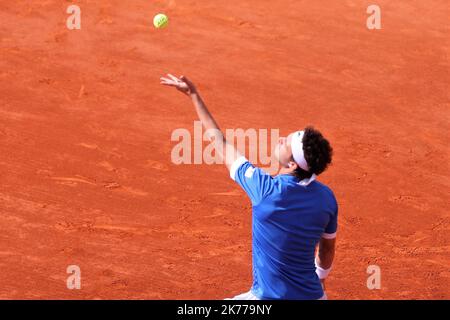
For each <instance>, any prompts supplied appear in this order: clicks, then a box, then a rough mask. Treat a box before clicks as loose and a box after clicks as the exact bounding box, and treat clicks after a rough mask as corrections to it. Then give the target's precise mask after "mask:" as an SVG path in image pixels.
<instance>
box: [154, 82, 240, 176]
mask: <svg viewBox="0 0 450 320" xmlns="http://www.w3.org/2000/svg"><path fill="white" fill-rule="evenodd" d="M160 83H161V84H162V85H166V86H171V87H175V88H176V89H178V90H179V91H181V92H182V93H184V94H186V95H187V96H189V97H190V98H191V100H192V103H193V104H194V106H195V111H196V112H197V115H198V117H199V119H200V121H201V123H202V125H203V127H204V128H205V131H206V132H207V134H209V138H210V140H214V142H215V143H216V146H221V145H223V148H220V147H219V148H216V151H217V152H218V154H219V155H220V157H221V158H222V159H223V160H224V161H225V165H226V166H227V168H228V169H230V168H231V166H232V164H233V163H234V162H235V160H236V159H238V158H239V157H241V154H240V153H239V151H238V150H237V149H236V148H235V147H234V145H233V144H232V143H229V142H228V141H227V140H226V138H225V136H224V135H223V132H222V131H221V130H220V128H219V125H218V124H217V122H216V120H215V119H214V117H213V116H212V114H211V113H210V112H209V110H208V108H207V107H206V104H205V103H204V101H203V99H202V97H201V96H200V94H199V92H198V90H197V88H196V87H195V85H194V84H193V83H192V82H191V81H190V80H189V79H188V78H186V77H185V76H181V77H180V78H177V77H175V76H173V75H171V74H168V75H167V77H162V78H161V82H160ZM219 141H221V142H222V144H219V143H217V142H219Z"/></svg>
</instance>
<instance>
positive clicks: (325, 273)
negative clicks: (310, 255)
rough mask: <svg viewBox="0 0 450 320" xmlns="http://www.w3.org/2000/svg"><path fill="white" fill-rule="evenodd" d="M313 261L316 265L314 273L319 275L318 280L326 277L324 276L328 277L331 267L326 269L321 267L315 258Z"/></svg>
mask: <svg viewBox="0 0 450 320" xmlns="http://www.w3.org/2000/svg"><path fill="white" fill-rule="evenodd" d="M314 263H315V265H316V274H317V276H318V277H319V279H320V280H322V279H326V277H328V274H329V273H330V271H331V268H332V267H329V268H328V269H324V268H321V267H320V266H319V264H318V263H317V258H316V259H315V260H314Z"/></svg>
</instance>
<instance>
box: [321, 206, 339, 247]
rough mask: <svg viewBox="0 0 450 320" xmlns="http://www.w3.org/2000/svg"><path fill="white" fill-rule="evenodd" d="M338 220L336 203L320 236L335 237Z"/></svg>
mask: <svg viewBox="0 0 450 320" xmlns="http://www.w3.org/2000/svg"><path fill="white" fill-rule="evenodd" d="M337 220H338V205H337V203H336V210H335V212H334V214H333V215H332V216H331V218H330V221H328V225H327V226H326V228H325V232H324V233H323V234H322V238H325V239H334V238H336V233H337V226H338V223H337Z"/></svg>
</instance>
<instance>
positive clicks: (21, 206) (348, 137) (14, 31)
mask: <svg viewBox="0 0 450 320" xmlns="http://www.w3.org/2000/svg"><path fill="white" fill-rule="evenodd" d="M372 3H373V2H369V1H356V0H345V1H335V2H333V4H331V3H330V1H325V0H319V1H298V0H280V1H256V0H243V1H239V2H236V3H233V2H230V1H224V0H215V1H206V0H196V1H194V0H183V1H181V0H171V1H143V0H142V1H141V0H140V1H129V2H124V1H117V0H113V1H88V0H81V1H77V3H76V4H77V5H79V6H80V8H81V10H82V28H81V30H68V29H67V27H66V19H67V17H68V14H67V13H66V9H67V6H68V5H70V4H71V3H70V2H67V1H56V0H46V1H6V0H3V1H1V2H0V21H1V24H0V54H1V58H0V97H1V98H0V99H1V100H0V177H1V180H0V230H1V232H0V270H1V272H0V298H1V299H33V298H39V299H49V298H53V299H97V298H99V299H131V298H135V299H223V298H225V297H230V296H233V295H235V294H238V293H241V292H244V291H246V290H248V289H249V287H250V285H251V204H250V201H249V200H248V198H247V197H246V195H245V194H244V192H243V191H241V189H240V188H239V186H237V185H236V184H235V183H234V182H233V181H232V180H231V179H229V175H228V172H227V170H226V168H225V167H224V166H221V165H196V166H194V165H175V164H173V163H172V162H171V158H170V154H171V150H172V148H173V146H174V142H172V141H171V139H170V137H171V133H172V131H173V130H174V129H176V128H187V129H192V127H193V121H194V120H195V119H196V118H195V113H194V110H193V109H192V107H191V105H190V103H189V101H187V100H186V99H185V98H184V97H182V96H181V95H180V94H179V93H177V92H175V90H168V89H166V88H162V87H161V86H160V85H159V77H160V76H161V75H164V74H165V73H167V72H172V73H174V74H177V75H180V74H185V75H187V76H189V77H190V78H191V79H192V80H193V81H194V82H195V83H196V84H197V86H198V88H199V89H200V91H201V92H202V94H203V97H204V98H205V101H206V103H207V104H208V106H209V108H210V110H211V111H212V112H213V113H214V115H215V116H216V118H217V120H218V121H219V124H220V125H221V127H222V128H224V129H225V128H268V129H270V128H280V130H281V134H283V135H286V134H288V133H290V132H292V131H293V130H297V129H298V128H302V127H304V126H306V125H308V124H312V125H314V126H315V127H317V128H318V129H320V130H321V131H322V132H323V133H324V135H325V136H326V137H327V138H328V139H329V140H330V142H331V143H332V146H333V148H334V151H335V154H334V161H333V165H332V166H331V167H330V168H329V170H327V171H326V172H325V173H324V174H323V175H322V176H321V177H320V179H319V180H321V181H323V182H324V183H326V184H328V185H329V186H330V187H331V188H332V189H333V190H334V192H335V194H336V196H337V199H338V201H339V206H340V208H339V215H340V216H339V231H338V242H337V243H338V244H337V252H336V259H335V263H334V267H333V272H332V273H331V275H330V278H329V279H328V280H327V289H328V290H327V294H328V296H329V298H330V299H449V298H450V293H449V292H450V290H449V287H450V271H449V267H448V266H449V261H450V213H449V212H450V210H449V209H450V205H449V204H450V196H449V192H448V190H449V188H450V172H449V171H450V170H449V148H448V143H449V129H450V126H449V123H450V122H449V120H450V117H449V115H450V113H449V107H450V94H449V92H450V91H449V85H450V72H449V68H450V36H449V35H450V28H449V20H448V19H449V15H448V14H449V8H448V1H445V0H431V1H418V0H414V1H406V0H401V1H394V2H393V1H387V0H377V1H376V4H378V5H379V6H380V7H381V10H382V29H381V30H368V29H367V27H366V19H367V17H368V14H367V13H366V8H367V6H368V5H370V4H372ZM158 12H164V13H166V14H167V15H168V16H169V19H170V23H169V27H167V28H165V29H160V30H157V29H155V28H154V27H153V26H152V19H153V16H154V15H155V14H156V13H158ZM72 264H75V265H79V266H80V268H81V273H82V275H81V276H82V289H81V290H68V289H67V287H66V279H67V277H68V274H67V273H66V268H67V266H68V265H72ZM369 265H378V266H380V268H381V271H382V280H381V283H382V286H381V289H380V290H369V289H368V288H367V286H366V280H367V277H368V276H369V275H368V274H367V272H366V269H367V267H368V266H369Z"/></svg>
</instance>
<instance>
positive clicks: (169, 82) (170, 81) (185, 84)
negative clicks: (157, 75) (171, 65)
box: [160, 73, 197, 95]
mask: <svg viewBox="0 0 450 320" xmlns="http://www.w3.org/2000/svg"><path fill="white" fill-rule="evenodd" d="M160 83H161V84H162V85H165V86H169V87H175V88H177V90H179V91H181V92H183V93H184V94H187V95H191V94H193V93H196V92H197V89H196V88H195V86H194V84H193V83H192V82H191V81H190V80H189V79H188V78H186V77H185V76H181V77H179V78H177V77H175V76H173V75H171V74H170V73H169V74H168V75H167V77H161V79H160Z"/></svg>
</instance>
